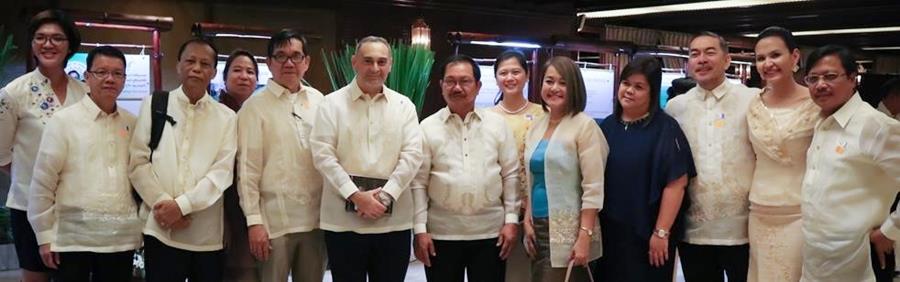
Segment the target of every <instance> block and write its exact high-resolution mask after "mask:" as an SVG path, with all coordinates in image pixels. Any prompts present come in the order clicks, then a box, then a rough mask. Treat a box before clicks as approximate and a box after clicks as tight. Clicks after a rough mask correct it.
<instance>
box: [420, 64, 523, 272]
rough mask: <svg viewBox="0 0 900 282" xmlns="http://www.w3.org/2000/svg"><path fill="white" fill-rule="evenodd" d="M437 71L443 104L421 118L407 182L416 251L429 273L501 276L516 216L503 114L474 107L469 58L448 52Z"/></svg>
mask: <svg viewBox="0 0 900 282" xmlns="http://www.w3.org/2000/svg"><path fill="white" fill-rule="evenodd" d="M439 76H440V77H442V78H441V80H440V84H441V91H442V94H443V96H444V101H446V102H447V107H445V108H443V109H441V110H440V111H438V112H437V113H434V114H433V115H431V116H429V117H428V118H426V119H425V120H423V121H422V124H421V127H422V133H423V135H424V136H425V146H424V149H423V152H424V154H425V158H424V161H423V163H422V167H421V168H419V173H418V175H416V178H415V179H414V180H413V182H412V184H410V190H412V193H413V202H414V203H415V219H414V225H413V226H414V230H415V233H416V235H415V244H414V247H415V254H416V258H418V259H419V261H422V262H423V263H424V264H425V275H426V276H427V278H428V281H463V280H464V279H463V275H464V274H467V275H468V276H467V277H468V280H469V281H504V280H505V276H506V275H505V274H506V271H505V270H506V258H507V257H508V256H509V251H510V250H511V249H512V246H514V245H515V240H516V224H517V223H518V219H519V213H518V210H519V206H518V201H517V200H518V199H517V195H516V189H517V185H518V181H519V175H518V171H519V162H518V149H517V148H516V143H515V141H514V139H513V137H512V131H511V130H510V128H509V127H507V126H506V123H505V121H504V119H503V117H501V116H499V115H497V114H495V113H493V112H491V111H486V110H483V109H475V96H476V95H478V90H479V89H480V88H481V81H480V79H481V73H480V71H479V69H478V64H476V63H475V60H473V59H472V58H471V57H469V56H466V55H455V56H451V57H450V58H449V59H447V63H445V64H444V66H443V68H442V69H440V70H439Z"/></svg>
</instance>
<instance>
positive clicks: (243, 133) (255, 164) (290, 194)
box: [238, 29, 325, 282]
mask: <svg viewBox="0 0 900 282" xmlns="http://www.w3.org/2000/svg"><path fill="white" fill-rule="evenodd" d="M307 50H308V47H307V44H306V38H304V37H303V36H302V35H300V34H299V33H297V32H295V31H292V30H287V29H286V30H282V31H279V32H277V33H275V34H274V35H272V37H271V39H269V45H268V59H267V60H266V62H267V64H268V66H269V70H270V71H271V72H272V78H271V79H269V81H268V83H267V84H266V87H265V88H263V89H261V90H260V91H259V93H257V94H256V95H254V96H251V97H250V99H248V100H247V102H245V103H244V106H243V108H241V110H240V112H238V175H239V177H238V179H239V180H238V191H239V195H240V203H241V209H243V211H244V215H245V216H246V217H247V226H248V227H249V231H248V233H249V237H250V253H251V254H253V256H254V257H255V258H256V259H257V261H259V262H260V263H259V269H258V272H259V278H260V280H261V281H273V282H279V281H281V282H283V281H287V280H288V275H289V274H290V276H291V278H292V281H298V282H300V281H310V282H311V281H316V282H319V281H322V276H323V275H324V273H325V239H324V235H323V234H322V231H321V230H319V229H318V227H319V226H318V225H319V206H320V203H321V199H322V177H321V176H320V175H319V172H318V171H317V170H316V168H315V167H314V166H313V159H312V153H311V151H310V147H309V132H310V129H311V128H312V126H313V124H315V118H316V117H315V113H316V110H317V108H318V106H319V104H320V103H321V102H322V100H323V99H324V96H323V95H322V93H320V92H319V91H318V90H316V89H315V88H312V87H310V86H304V85H303V84H302V80H303V75H304V74H305V73H306V70H307V69H308V68H309V60H310V58H309V56H308V55H307V54H308V53H307Z"/></svg>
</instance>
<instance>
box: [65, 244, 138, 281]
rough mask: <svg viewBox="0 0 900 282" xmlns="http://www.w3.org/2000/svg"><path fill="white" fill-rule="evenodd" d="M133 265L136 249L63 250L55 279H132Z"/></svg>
mask: <svg viewBox="0 0 900 282" xmlns="http://www.w3.org/2000/svg"><path fill="white" fill-rule="evenodd" d="M133 266H134V251H125V252H118V253H92V252H61V253H59V270H58V271H57V272H56V276H55V281H59V282H88V281H91V282H119V281H131V275H132V270H133V269H134V267H133Z"/></svg>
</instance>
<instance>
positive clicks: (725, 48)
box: [689, 31, 728, 54]
mask: <svg viewBox="0 0 900 282" xmlns="http://www.w3.org/2000/svg"><path fill="white" fill-rule="evenodd" d="M704 36H708V37H712V38H715V39H716V40H718V41H719V48H721V49H722V52H725V54H728V41H726V40H725V37H722V36H721V35H719V34H718V33H715V32H712V31H701V32H700V33H697V34H695V35H694V37H691V41H689V42H694V40H695V39H697V38H700V37H704Z"/></svg>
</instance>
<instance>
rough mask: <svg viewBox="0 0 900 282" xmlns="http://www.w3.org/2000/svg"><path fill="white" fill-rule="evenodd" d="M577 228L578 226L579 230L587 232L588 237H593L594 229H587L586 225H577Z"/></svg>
mask: <svg viewBox="0 0 900 282" xmlns="http://www.w3.org/2000/svg"><path fill="white" fill-rule="evenodd" d="M578 228H580V229H581V231H584V232H587V235H588V237H593V236H594V230H590V229H588V228H587V227H584V226H581V227H578Z"/></svg>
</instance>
